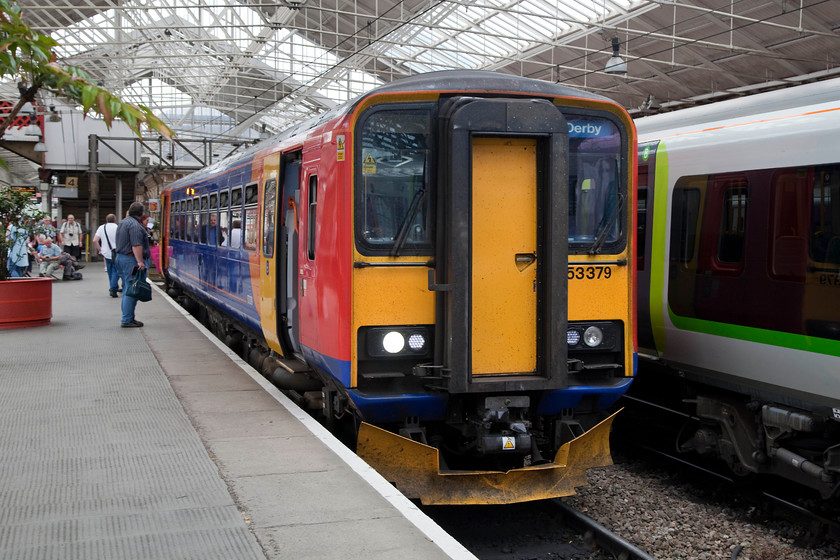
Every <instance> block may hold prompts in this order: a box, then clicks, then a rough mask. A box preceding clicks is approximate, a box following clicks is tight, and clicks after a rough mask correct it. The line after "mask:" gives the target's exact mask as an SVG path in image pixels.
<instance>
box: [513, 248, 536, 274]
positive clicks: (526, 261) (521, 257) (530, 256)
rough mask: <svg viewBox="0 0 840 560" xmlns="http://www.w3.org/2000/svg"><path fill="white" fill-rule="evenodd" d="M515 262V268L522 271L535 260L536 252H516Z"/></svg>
mask: <svg viewBox="0 0 840 560" xmlns="http://www.w3.org/2000/svg"><path fill="white" fill-rule="evenodd" d="M514 261H515V262H516V268H518V269H519V272H522V271H523V270H525V269H526V268H528V267H529V266H531V265H532V264H534V263H535V262H537V254H536V253H516V257H515V258H514Z"/></svg>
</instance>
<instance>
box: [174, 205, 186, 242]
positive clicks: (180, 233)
mask: <svg viewBox="0 0 840 560" xmlns="http://www.w3.org/2000/svg"><path fill="white" fill-rule="evenodd" d="M175 229H176V231H175V237H176V238H177V239H178V240H179V241H183V240H184V201H183V200H179V201H178V223H177V224H175Z"/></svg>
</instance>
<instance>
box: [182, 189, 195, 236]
mask: <svg viewBox="0 0 840 560" xmlns="http://www.w3.org/2000/svg"><path fill="white" fill-rule="evenodd" d="M186 212H187V214H186V218H187V219H186V220H185V224H184V225H185V227H184V241H192V230H193V222H194V219H193V201H192V199H191V198H188V199H187V210H186Z"/></svg>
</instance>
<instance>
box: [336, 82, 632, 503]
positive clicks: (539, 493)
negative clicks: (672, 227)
mask: <svg viewBox="0 0 840 560" xmlns="http://www.w3.org/2000/svg"><path fill="white" fill-rule="evenodd" d="M406 97H408V96H403V98H402V99H401V100H400V102H398V103H386V102H380V103H371V104H370V105H369V106H367V107H365V108H364V109H363V110H360V112H359V116H358V118H357V119H356V121H355V122H356V124H355V127H354V130H355V133H354V134H355V137H354V145H353V149H354V154H353V157H354V185H355V187H354V200H353V202H354V228H355V249H354V268H353V278H352V286H353V288H352V290H353V304H352V314H353V327H354V332H355V345H354V346H353V360H352V363H353V366H352V368H353V372H352V383H351V386H352V388H351V390H350V391H349V393H348V396H349V398H350V400H352V404H353V407H354V408H355V409H356V410H357V411H358V412H359V414H360V416H361V417H362V418H363V419H364V420H365V423H364V424H363V425H362V427H361V429H360V430H359V433H358V439H357V452H358V454H359V455H360V456H361V457H362V458H363V459H365V460H366V461H367V462H368V463H369V464H370V465H371V466H373V467H374V468H375V469H376V470H377V471H378V472H380V473H381V474H382V475H383V476H384V477H385V478H387V479H388V480H390V481H392V482H394V483H395V484H396V486H397V487H398V488H399V489H400V490H401V491H402V492H403V493H404V494H405V495H407V496H408V497H410V498H417V499H420V500H421V501H422V502H423V503H424V504H478V503H512V502H521V501H528V500H534V499H544V498H550V497H558V496H566V495H570V494H574V492H575V490H574V489H575V487H578V486H582V485H584V484H585V483H586V476H585V472H586V469H588V468H591V467H597V466H603V465H609V464H611V458H610V452H609V429H610V424H611V421H612V416H611V417H609V418H606V419H603V416H605V414H603V411H604V409H606V407H607V406H609V405H610V404H612V402H614V400H616V399H617V398H618V397H619V396H620V394H621V393H623V391H624V390H626V384H627V381H628V379H629V377H630V376H631V375H632V350H633V349H632V332H633V329H632V326H631V324H630V323H629V320H630V313H629V307H630V306H629V301H628V300H627V298H629V297H630V292H631V289H630V286H629V280H630V278H631V277H632V275H631V274H629V273H626V274H624V275H623V276H622V274H621V273H620V272H618V271H614V272H615V278H613V281H612V282H610V283H607V281H608V278H603V280H604V283H603V284H601V285H598V286H597V288H592V286H590V289H597V290H606V291H609V290H613V291H616V292H619V293H622V294H624V299H621V298H618V300H620V301H621V304H620V305H616V309H613V310H601V311H600V312H599V313H595V314H592V315H591V316H587V317H586V318H585V319H586V320H581V319H584V318H583V317H581V316H580V315H581V314H582V313H586V310H582V309H581V306H580V305H578V304H573V303H572V302H570V301H569V298H570V295H569V293H570V291H569V290H570V287H569V283H570V276H569V275H570V270H571V269H570V267H569V260H570V249H569V247H570V227H571V226H573V224H570V219H576V214H575V208H573V206H574V205H575V203H576V199H575V196H576V195H575V192H574V183H575V182H576V181H577V178H575V177H574V173H576V172H577V171H575V170H577V169H578V167H579V166H580V167H581V169H582V165H583V164H581V163H580V161H578V160H581V158H579V157H578V155H577V152H574V151H573V148H570V131H572V130H573V126H570V122H572V121H571V119H572V117H570V116H568V115H567V114H566V112H565V111H564V109H565V108H564V107H559V106H558V104H557V103H559V102H558V101H556V100H555V101H554V102H552V100H551V99H550V98H549V97H548V96H545V97H543V98H535V97H516V96H512V95H511V96H497V97H492V98H482V97H474V96H470V95H454V96H451V97H440V98H436V99H428V96H420V97H421V99H419V100H417V101H416V102H408V101H405V98H406ZM593 105H594V103H593ZM576 110H577V111H578V113H580V114H581V115H586V118H587V119H589V122H597V123H599V124H602V125H605V124H609V125H610V126H612V129H611V133H610V134H611V136H610V135H605V136H603V137H598V136H597V135H596V136H593V137H592V138H591V139H590V140H591V141H592V144H593V145H597V146H596V147H593V148H591V149H589V150H588V151H586V157H584V158H583V159H585V160H586V164H587V165H592V166H594V167H593V168H592V169H593V171H592V173H593V176H592V177H591V178H590V179H591V180H590V185H589V188H588V189H587V190H590V191H591V193H589V194H591V195H593V196H599V197H601V198H602V200H601V208H602V210H601V215H597V216H595V215H593V216H592V217H591V218H592V220H593V221H594V222H595V224H596V226H595V229H594V231H595V232H596V233H597V232H599V227H600V228H602V229H603V230H606V231H607V233H606V234H600V233H597V235H602V236H603V237H604V239H602V240H600V241H598V237H596V238H595V239H593V240H592V241H590V243H589V245H590V246H591V245H592V244H594V243H596V242H597V243H599V244H600V245H601V246H604V245H607V246H610V244H612V245H611V246H614V247H618V246H619V245H620V244H616V242H615V241H616V239H615V238H616V237H620V236H624V239H625V241H624V243H623V245H621V250H622V251H624V252H625V254H626V252H627V251H629V248H628V246H627V243H626V236H627V230H628V229H629V228H628V227H626V225H625V222H624V221H622V220H624V218H625V217H626V215H627V211H626V208H622V206H621V204H620V200H621V196H625V197H626V196H627V185H628V181H629V179H628V177H629V172H627V169H626V168H627V165H626V159H627V157H628V156H627V154H628V153H630V152H631V150H629V149H625V148H627V145H628V143H630V144H632V140H631V139H629V134H628V133H627V132H626V129H624V128H622V127H623V126H625V124H624V123H622V122H621V120H620V119H619V118H616V117H614V116H610V114H609V113H608V111H602V113H603V115H604V116H601V117H597V116H593V115H597V114H598V111H596V110H595V109H594V108H593V107H590V108H588V109H586V108H577V109H576ZM581 118H582V117H581ZM579 120H580V119H579ZM608 136H609V137H608ZM611 140H612V141H613V144H614V145H613V144H609V142H610V141H611ZM572 143H574V142H572ZM580 143H581V142H577V143H576V144H575V146H578V145H579V144H580ZM604 145H608V149H603V146H604ZM623 149H624V151H622V150H623ZM574 158H578V160H575V159H574ZM570 161H572V165H571V167H570ZM617 162H618V163H617ZM570 169H572V171H570ZM594 170H600V171H599V172H600V173H601V174H600V175H596V174H595V171H594ZM580 172H581V173H583V171H580ZM596 179H597V181H598V183H597V184H596ZM610 182H611V183H612V184H611V185H609V186H608V184H609V183H610ZM610 189H612V190H611V191H610ZM570 191H571V192H570ZM602 191H603V192H602ZM622 192H623V195H622ZM610 197H612V200H610ZM610 208H612V209H613V210H612V211H613V212H614V213H615V215H614V216H613V215H606V214H609V213H610V211H611V210H610ZM583 210H584V207H583V206H580V207H579V208H578V211H583ZM586 211H591V210H590V209H587V210H586ZM599 223H600V224H601V225H600V226H598V225H597V224H599ZM597 258H600V257H597ZM597 258H596V259H593V260H597ZM593 266H594V265H593ZM612 266H613V268H615V266H616V265H612ZM625 268H629V267H625ZM610 274H612V273H610ZM602 276H603V273H602ZM620 282H625V283H626V284H625V285H621V284H620ZM605 301H607V302H610V303H612V304H615V301H617V300H611V299H610V298H606V299H605ZM570 310H572V311H573V312H574V313H576V314H577V316H575V317H574V320H572V318H570ZM578 331H580V335H581V338H582V339H583V340H588V341H589V342H588V343H587V342H581V347H580V348H578V347H577V346H576V344H574V345H573V344H572V342H573V341H572V340H571V337H572V333H576V332H578ZM599 332H600V335H598V333H599ZM584 337H585V338H584ZM599 337H600V339H599ZM605 338H607V339H608V342H606V343H603V341H604V339H605ZM602 343H603V344H604V345H603V346H602ZM587 344H588V345H587ZM628 371H630V372H631V373H630V374H629V375H628ZM587 374H589V375H588V376H587ZM579 410H585V411H586V412H590V413H591V418H597V419H598V420H602V419H603V421H601V422H598V421H595V420H593V421H582V420H581V419H580V418H579V417H578V416H577V415H576V411H579Z"/></svg>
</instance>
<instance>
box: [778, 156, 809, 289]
mask: <svg viewBox="0 0 840 560" xmlns="http://www.w3.org/2000/svg"><path fill="white" fill-rule="evenodd" d="M810 175H811V172H809V170H807V169H784V170H779V171H777V172H775V173H774V174H773V179H772V189H773V190H772V193H773V199H772V214H771V216H772V228H771V230H770V240H769V241H770V255H769V256H770V263H769V264H770V266H769V273H770V276H771V277H774V278H778V279H780V280H793V281H800V282H801V281H803V280H804V279H805V270H806V268H807V265H808V208H807V195H806V193H807V192H808V185H809V184H811V183H812V182H813V177H810Z"/></svg>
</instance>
